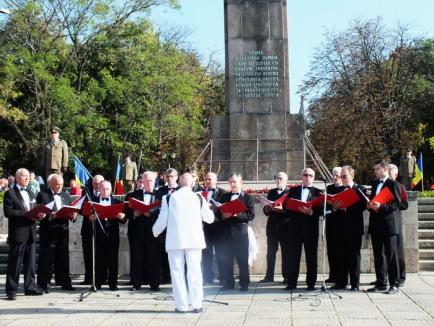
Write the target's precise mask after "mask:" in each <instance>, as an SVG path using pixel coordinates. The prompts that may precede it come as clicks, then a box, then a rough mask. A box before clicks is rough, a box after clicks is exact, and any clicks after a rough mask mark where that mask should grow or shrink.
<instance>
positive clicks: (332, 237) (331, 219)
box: [325, 166, 344, 283]
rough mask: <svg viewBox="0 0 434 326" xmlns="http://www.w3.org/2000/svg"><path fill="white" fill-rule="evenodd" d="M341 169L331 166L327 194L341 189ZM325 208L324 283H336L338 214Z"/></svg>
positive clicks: (332, 193) (335, 192)
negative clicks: (326, 277)
mask: <svg viewBox="0 0 434 326" xmlns="http://www.w3.org/2000/svg"><path fill="white" fill-rule="evenodd" d="M341 170H342V168H341V167H340V166H336V167H334V168H333V171H332V175H333V184H331V185H328V186H327V194H328V195H334V194H337V193H339V192H341V191H342V190H344V189H343V188H342V180H341ZM327 210H328V211H330V212H329V213H328V214H327V216H326V219H325V221H326V226H325V235H326V244H327V258H328V261H329V277H328V279H326V280H325V282H326V283H336V268H337V265H338V260H337V250H338V243H339V237H338V234H337V230H336V228H337V225H336V224H337V223H338V220H339V216H337V215H338V213H337V212H335V211H333V210H331V209H330V207H329V206H327Z"/></svg>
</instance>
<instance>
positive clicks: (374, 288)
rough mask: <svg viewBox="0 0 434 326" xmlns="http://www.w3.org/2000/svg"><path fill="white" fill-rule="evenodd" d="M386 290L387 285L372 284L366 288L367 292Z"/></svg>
mask: <svg viewBox="0 0 434 326" xmlns="http://www.w3.org/2000/svg"><path fill="white" fill-rule="evenodd" d="M386 290H387V286H374V287H372V288H370V289H368V290H367V291H368V292H384V291H386Z"/></svg>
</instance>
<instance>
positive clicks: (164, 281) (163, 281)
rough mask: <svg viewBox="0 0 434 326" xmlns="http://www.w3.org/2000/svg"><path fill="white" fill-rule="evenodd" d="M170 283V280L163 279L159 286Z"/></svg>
mask: <svg viewBox="0 0 434 326" xmlns="http://www.w3.org/2000/svg"><path fill="white" fill-rule="evenodd" d="M170 283H172V281H171V280H170V278H169V279H163V280H162V281H161V284H170Z"/></svg>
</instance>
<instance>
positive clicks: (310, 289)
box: [307, 285, 316, 291]
mask: <svg viewBox="0 0 434 326" xmlns="http://www.w3.org/2000/svg"><path fill="white" fill-rule="evenodd" d="M307 290H308V291H315V290H316V288H315V285H309V286H308V287H307Z"/></svg>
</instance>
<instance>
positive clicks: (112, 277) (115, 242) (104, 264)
mask: <svg viewBox="0 0 434 326" xmlns="http://www.w3.org/2000/svg"><path fill="white" fill-rule="evenodd" d="M118 254H119V237H115V236H113V235H111V234H109V233H107V235H103V236H101V237H98V238H97V241H96V248H95V285H96V286H101V285H103V284H106V283H107V284H108V285H109V286H115V285H117V283H118Z"/></svg>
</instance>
